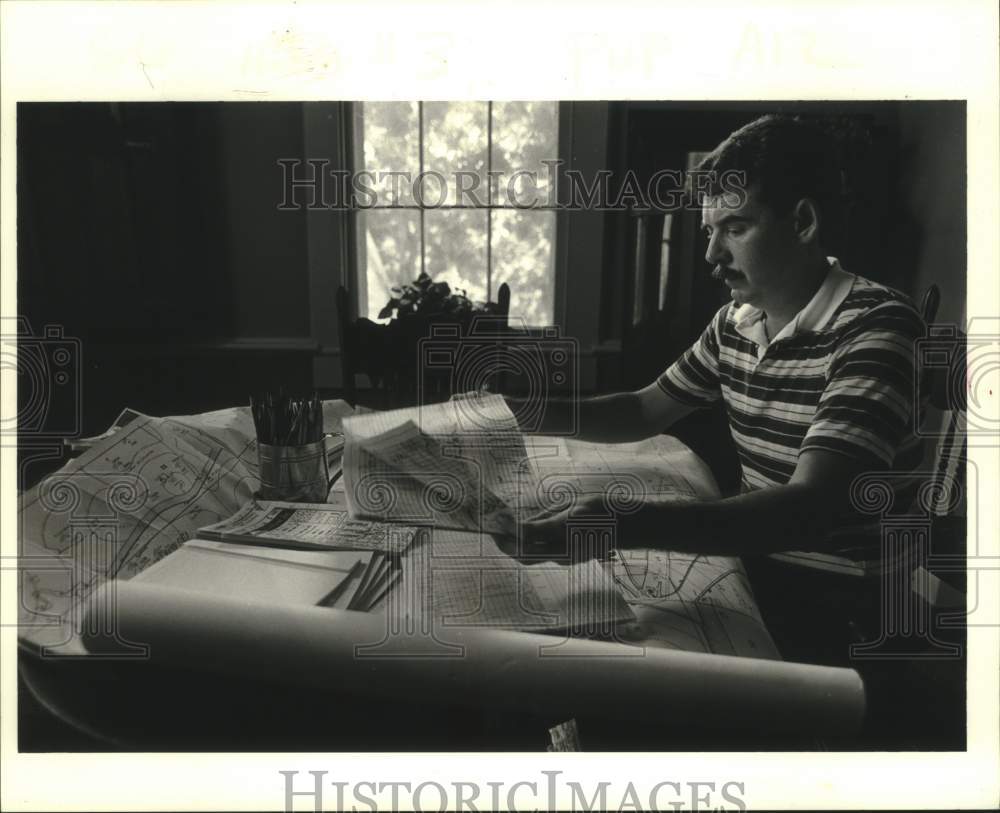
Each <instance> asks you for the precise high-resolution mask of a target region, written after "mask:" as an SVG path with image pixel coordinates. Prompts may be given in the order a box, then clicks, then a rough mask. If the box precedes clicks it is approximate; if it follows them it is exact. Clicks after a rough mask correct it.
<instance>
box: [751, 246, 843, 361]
mask: <svg viewBox="0 0 1000 813" xmlns="http://www.w3.org/2000/svg"><path fill="white" fill-rule="evenodd" d="M826 261H827V263H828V264H829V266H830V270H829V271H827V274H826V278H825V279H824V280H823V284H822V285H820V286H819V290H818V291H816V293H815V294H813V298H812V299H810V300H809V302H808V303H807V304H806V306H805V307H804V308H803V309H802V310H800V311H799V312H798V313H797V314H795V318H794V319H792V321H791V322H789V323H788V324H787V325H785V326H784V327H783V328H782V329H781V331H780V332H779V333H778V335H777V336H775V337H774V338H773V339H771V340H770V341H768V338H767V335H766V333H765V331H764V322H763V319H764V311H762V310H761V309H760V308H755V307H754V306H753V305H741V306H740V307H739V308H737V309H736V312H735V313H734V314H733V318H734V319H735V321H736V325H735V327H736V332H737V333H739V334H740V335H741V336H743V338H745V339H749V340H750V341H752V342H753V343H754V344H757V345H759V346H760V347H767V346H768V345H769V344H772V343H773V342H775V341H777V340H778V339H787V338H790V337H791V336H794V335H795V334H796V333H801V332H803V331H815V330H819V329H820V328H822V327H824V326H825V325H826V324H827V323H828V322H829V321H830V319H831V318H832V317H833V315H834V313H836V311H837V308H839V307H840V305H841V303H842V302H843V301H844V300H845V299H846V298H847V295H848V294H849V293H850V291H851V286H852V285H854V280H855V275H854V274H850V273H848V272H847V271H845V270H844V269H843V268H841V267H840V262H839V261H838V260H837V258H836V257H827V258H826Z"/></svg>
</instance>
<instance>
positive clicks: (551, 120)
mask: <svg viewBox="0 0 1000 813" xmlns="http://www.w3.org/2000/svg"><path fill="white" fill-rule="evenodd" d="M558 120H559V116H558V103H557V102H364V103H358V104H357V105H355V123H354V141H355V162H356V165H357V169H358V170H363V171H365V173H366V174H365V176H364V180H365V186H366V187H368V188H370V189H372V190H373V192H374V194H370V195H367V197H366V198H365V199H364V201H363V205H364V206H365V207H370V208H361V209H358V210H357V220H356V228H357V243H356V246H357V252H356V253H357V261H358V268H357V272H358V273H357V282H358V285H357V289H358V313H359V314H360V315H363V316H365V315H366V316H368V317H369V318H370V319H375V318H377V316H378V312H379V311H380V310H381V308H382V307H383V306H384V305H385V304H386V302H387V301H388V300H389V298H390V296H391V292H390V289H391V288H392V287H393V286H399V285H402V284H403V283H406V282H410V281H412V280H414V279H415V278H416V277H417V276H418V275H419V274H420V273H421V272H426V273H427V274H428V275H430V276H431V277H432V278H433V279H434V281H435V282H447V283H448V284H449V286H450V287H451V288H452V290H455V289H461V290H464V291H465V292H466V294H467V296H468V297H469V298H470V299H472V300H475V301H485V300H486V299H491V300H493V301H495V300H496V296H497V289H498V288H499V287H500V285H501V284H503V283H504V282H506V283H508V285H509V286H510V289H511V308H510V313H511V317H512V322H513V323H514V324H518V320H519V319H523V320H524V323H525V324H527V325H529V326H533V327H534V326H542V325H549V324H552V323H553V321H554V316H555V314H554V276H555V257H554V254H555V228H556V213H555V206H554V205H552V204H554V203H555V200H554V189H553V188H552V184H551V183H550V176H553V175H554V173H555V163H554V162H555V160H556V158H557V153H558ZM550 195H551V196H552V199H550ZM528 207H530V208H528Z"/></svg>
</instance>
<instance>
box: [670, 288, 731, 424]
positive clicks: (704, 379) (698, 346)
mask: <svg viewBox="0 0 1000 813" xmlns="http://www.w3.org/2000/svg"><path fill="white" fill-rule="evenodd" d="M730 307H731V305H730V304H727V305H724V306H723V307H722V308H720V309H719V311H718V312H717V313H716V314H715V316H714V317H713V318H712V321H711V322H709V324H708V327H706V328H705V330H704V331H703V332H702V334H701V336H700V337H699V338H698V341H696V342H695V343H694V344H693V345H691V346H690V347H689V348H688V349H687V350H685V351H684V353H683V354H682V355H681V357H680V358H679V359H677V361H675V362H674V363H673V364H671V365H670V367H668V368H667V370H666V371H665V372H664V373H663V374H662V375H661V376H660V377H659V378H658V379H657V380H656V383H657V384H658V385H659V387H660V389H661V390H663V391H664V392H665V393H666V394H667V395H669V396H670V397H671V398H674V399H675V400H677V401H680V402H681V403H682V404H688V405H689V406H694V407H707V406H711V405H712V404H713V403H714V402H715V401H718V400H719V398H720V397H721V396H722V390H721V389H720V387H719V339H720V336H721V335H722V328H723V326H724V325H725V320H726V314H727V313H728V312H729V309H730Z"/></svg>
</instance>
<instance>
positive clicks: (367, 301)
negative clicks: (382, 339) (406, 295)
mask: <svg viewBox="0 0 1000 813" xmlns="http://www.w3.org/2000/svg"><path fill="white" fill-rule="evenodd" d="M357 222H358V256H359V260H360V268H359V271H360V274H359V275H358V276H359V278H358V283H359V284H358V314H359V315H360V316H367V317H368V318H369V319H376V318H377V317H378V312H379V311H380V310H382V308H383V307H384V306H385V304H386V303H387V302H388V301H389V299H390V297H391V296H392V294H391V293H390V290H389V289H390V288H392V287H393V286H397V287H398V286H401V285H403V284H404V283H407V282H412V281H413V280H415V279H416V278H417V277H418V276H419V275H420V213H419V212H415V211H412V210H406V209H369V210H367V211H360V212H358V221H357Z"/></svg>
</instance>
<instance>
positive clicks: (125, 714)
mask: <svg viewBox="0 0 1000 813" xmlns="http://www.w3.org/2000/svg"><path fill="white" fill-rule="evenodd" d="M222 412H228V413H232V411H222ZM121 431H122V437H121V444H122V446H121V447H120V448H118V449H117V451H114V452H110V453H106V454H104V457H103V458H100V460H101V461H103V464H109V465H110V464H114V465H116V466H118V467H119V469H120V470H121V471H126V472H127V473H129V474H135V473H136V472H139V474H143V473H144V470H143V469H141V467H140V463H138V462H137V463H136V464H135V466H133V465H132V464H133V458H123V457H122V454H121V451H122V449H125V448H130V447H128V444H127V441H129V440H132V441H134V443H133V446H134V447H135V448H136V449H140V448H141V449H142V454H137V456H136V457H135V458H134V461H141V465H146V464H147V463H148V462H149V461H150V460H158V458H157V457H156V454H154V453H153V452H151V451H150V450H153V451H156V450H158V449H159V446H157V444H164V443H166V444H167V445H168V446H169V445H170V443H172V444H174V446H173V447H171V448H173V449H174V458H173V461H174V468H172V469H170V470H169V471H168V472H167V474H166V475H163V474H157V477H156V482H157V483H160V485H161V486H163V488H164V489H166V488H174V489H176V490H177V492H178V495H177V496H178V499H180V497H183V496H184V494H185V493H186V492H184V491H183V489H184V487H185V486H187V485H190V484H189V483H187V481H186V480H185V477H184V473H185V472H186V471H188V470H194V469H197V465H196V461H200V460H201V457H204V459H206V460H210V461H212V465H213V467H214V468H213V469H212V471H213V472H219V474H218V476H217V479H216V481H213V482H216V485H217V490H218V491H219V492H220V493H222V492H223V491H225V493H226V495H227V496H228V497H229V498H231V499H230V502H231V503H232V504H230V505H219V506H215V508H214V509H213V510H215V511H216V512H220V511H226V512H232V511H233V510H235V508H236V506H237V505H238V504H239V500H241V499H245V498H246V496H247V494H248V493H249V491H250V490H252V489H251V488H250V486H249V485H248V484H247V483H246V476H245V475H243V474H240V472H241V471H242V469H241V468H240V466H244V467H245V465H246V464H248V462H249V461H251V460H252V455H250V456H248V455H247V448H248V447H247V446H246V443H245V442H246V440H247V438H248V429H247V427H246V426H245V424H244V423H243V422H242V418H241V417H240V416H239V415H238V414H235V415H234V414H220V413H210V414H209V415H205V416H198V418H197V419H195V418H191V417H189V418H186V419H160V422H157V421H156V420H154V419H151V420H150V421H149V422H147V421H142V422H139V423H137V424H134V425H131V424H130V425H129V426H128V427H126V428H125V429H123V430H121ZM153 436H155V442H154V441H150V440H149V438H150V437H153ZM662 442H663V443H665V444H667V446H668V447H670V448H671V451H672V453H673V454H675V455H676V459H677V461H678V465H680V464H681V462H682V459H685V460H686V464H687V465H691V466H694V467H698V466H699V465H700V463H699V461H697V459H696V458H694V456H693V454H692V453H691V452H690V451H689V450H686V448H685V447H683V445H682V444H679V442H675V441H671V440H669V439H668V440H664V441H662ZM143 443H145V444H146V445H145V446H143V445H142V444H143ZM184 444H187V445H184ZM181 448H183V449H185V450H189V449H190V450H195V451H189V452H188V454H189V455H190V457H188V458H185V457H184V456H183V455H182V456H180V457H178V456H177V449H181ZM198 455H201V457H198ZM95 460H97V458H94V457H93V456H92V459H88V460H84V461H83V462H82V463H77V464H76V465H75V467H74V471H73V473H74V474H76V475H80V474H81V473H83V474H85V475H86V476H88V477H90V476H94V477H96V476H97V475H96V474H94V473H93V472H92V471H88V470H87V466H93V465H96V464H95ZM160 465H161V466H162V465H164V464H160ZM130 466H132V467H131V468H130ZM234 472H235V473H236V474H235V475H234ZM230 475H232V476H230ZM236 475H239V476H236ZM227 477H228V478H229V479H226V478H227ZM209 480H211V478H209ZM230 481H232V482H230ZM149 482H152V481H151V480H150V481H149ZM206 482H207V481H206ZM223 486H225V488H223ZM226 489H228V490H226ZM161 496H162V495H161ZM216 497H217V498H218V495H216ZM217 501H219V502H225V501H224V500H221V499H217ZM178 504H179V505H180V507H181V508H182V509H184V510H179V511H178V512H177V513H176V514H175V515H174V516H173V517H172V519H171V522H173V524H171V525H169V526H168V527H169V529H170V530H171V531H176V530H177V528H179V527H181V524H182V523H183V522H184V521H186V518H187V517H188V516H189V513H190V511H191V510H192V508H191V506H192V505H193V504H192V503H184V502H183V500H181V501H180V502H179V503H178ZM197 507H198V510H200V511H203V510H204V509H205V505H204V500H202V501H201V502H199V503H198V504H197ZM185 511H186V512H187V513H185ZM198 522H199V523H200V524H201V525H204V524H207V522H206V521H205V519H204V518H201V519H199V520H198ZM138 550H145V548H138ZM286 621H287V623H288V624H289V627H288V628H289V629H290V628H292V627H294V625H295V623H297V619H296V618H292V617H289V618H288V619H286ZM264 629H265V628H264V627H261V628H260V630H262V631H263V630H264ZM511 635H516V634H514V633H511ZM487 637H488V635H487ZM471 640H472V639H470V641H471ZM519 640H520V639H519ZM217 643H220V644H224V643H225V641H224V640H223V639H221V638H220V639H218V641H217ZM494 643H496V645H497V646H501V645H506V644H507V643H509V641H508V640H507V639H502V638H497V639H495V640H494ZM291 655H292V656H293V658H292V659H293V660H294V656H295V655H296V653H295V652H294V651H293V652H292V653H291ZM649 657H650V658H653V657H659V656H656V655H655V652H654V653H653V654H652V655H650V656H649ZM681 660H683V658H682V659H681ZM21 661H22V662H21V675H22V679H23V681H24V686H25V690H26V694H25V697H28V696H29V695H30V696H31V697H33V698H36V699H37V700H38V701H39V703H40V704H41V705H43V706H44V707H46V708H48V709H50V710H51V711H52V712H54V713H55V714H56V715H57V716H58V717H59V718H60V719H62V720H63V721H64V722H66V723H67V724H69V725H70V726H72V727H73V728H74V729H75V730H77V731H82V732H85V733H86V734H87V735H88V736H90V737H92V738H93V739H94V740H96V741H98V742H100V743H101V745H98V746H95V747H103V748H113V749H120V748H126V749H127V748H142V749H147V750H149V749H152V750H164V749H166V750H170V749H176V748H197V749H207V750H211V749H213V748H215V747H218V748H220V749H226V750H228V749H232V748H233V747H239V748H241V749H242V750H253V749H254V748H260V749H263V750H274V749H275V748H281V747H285V746H286V745H287V747H289V748H294V749H296V750H301V749H302V748H304V747H307V746H308V747H312V746H314V745H315V746H317V747H322V748H324V749H331V748H333V749H336V748H337V747H339V748H341V749H343V748H348V750H365V749H366V748H371V749H374V750H386V749H387V747H391V748H393V749H396V748H398V749H404V750H405V749H406V748H408V747H410V746H411V744H412V747H414V748H421V749H430V748H440V747H441V745H442V743H443V742H445V743H446V744H447V749H446V750H458V749H463V748H469V749H473V750H481V749H486V750H503V749H504V748H506V747H511V748H515V749H525V748H529V749H531V748H534V747H536V746H539V747H540V746H543V745H544V744H545V732H546V729H547V727H548V726H549V725H551V724H553V723H555V722H560V720H559V719H553V716H552V714H549V713H547V712H546V710H545V707H544V704H543V706H542V707H541V708H539V707H538V704H535V705H534V706H533V707H531V708H528V705H530V704H524V706H525V707H524V708H518V705H519V701H518V703H514V712H513V713H512V712H511V711H510V709H509V708H508V709H505V710H503V711H500V710H499V709H498V708H497V706H496V703H495V700H496V698H495V697H494V698H483V699H482V701H481V702H480V703H479V704H478V706H477V705H476V704H475V702H473V703H472V705H471V708H472V711H471V713H470V710H469V709H470V702H469V701H470V698H469V697H465V698H463V699H464V701H465V706H464V707H463V708H462V709H458V708H455V707H454V706H453V705H452V704H451V703H449V702H448V698H440V697H439V698H437V699H436V700H435V701H434V702H433V703H424V702H423V699H421V702H420V703H419V704H417V705H416V706H415V705H414V703H413V701H412V699H410V698H398V699H397V698H394V697H391V696H390V697H389V699H388V700H386V699H385V694H383V699H381V700H379V701H377V702H374V703H373V702H370V701H369V702H360V701H359V700H358V697H359V696H360V695H359V694H358V693H357V692H358V691H359V690H360V689H362V688H365V687H359V686H358V685H352V686H351V691H350V692H348V693H346V694H344V693H339V694H338V693H337V692H335V691H334V692H331V691H330V690H329V689H327V688H325V687H324V686H320V687H316V686H313V687H311V688H310V689H308V690H303V688H302V687H301V685H298V684H299V683H300V682H299V681H297V680H294V679H293V680H284V679H282V678H283V677H284V676H283V675H281V674H280V670H278V672H277V673H276V672H274V671H273V670H272V671H270V672H269V673H268V674H267V676H266V677H264V672H265V671H266V670H264V668H263V667H264V666H266V665H267V662H266V659H264V660H260V661H256V662H255V661H253V659H251V660H250V661H249V663H252V664H254V665H255V666H256V667H258V668H259V671H258V670H255V671H254V672H253V675H252V677H247V676H246V675H243V676H241V677H239V678H236V677H234V676H233V675H228V676H223V677H218V676H216V675H214V674H208V673H204V672H203V671H201V670H197V669H189V668H184V666H183V665H179V664H178V662H177V661H174V662H160V661H155V662H152V661H142V660H138V661H137V660H131V661H99V660H94V659H92V658H90V659H84V660H72V661H58V662H53V661H50V660H46V659H41V658H37V657H35V656H33V655H31V654H30V653H29V652H28V651H27V650H24V651H23V652H22V656H21ZM737 661H738V662H739V664H738V668H740V669H742V668H744V667H746V666H747V663H748V662H746V661H744V659H737ZM590 663H591V664H599V663H600V661H591V662H590ZM641 663H644V662H641ZM687 663H691V661H690V660H688V661H687ZM733 663H736V661H733ZM752 665H753V666H754V667H755V668H756V667H759V668H765V666H766V662H756V663H754V664H752ZM298 668H299V669H308V668H309V664H308V662H305V663H300V664H298ZM376 671H377V670H376ZM595 671H600V670H599V669H597V670H595V669H593V668H591V669H588V670H585V671H583V672H581V671H579V670H577V671H576V672H575V673H574V672H573V671H572V670H568V671H567V670H563V672H561V673H559V675H558V676H557V678H556V679H558V680H563V679H565V680H574V681H579V680H581V679H587V677H588V676H590V673H591V672H595ZM635 671H636V668H631V669H625V671H623V672H621V675H628V674H631V673H633V672H635ZM752 671H753V670H748V671H746V673H745V674H746V679H747V680H753V679H755V678H754V677H753V674H752ZM792 671H794V670H792ZM563 673H565V676H563ZM330 674H331V675H332V674H335V671H334V670H331V672H330ZM379 674H380V675H382V676H385V675H390V676H391V670H389V671H386V670H383V671H382V672H381V673H379ZM607 674H608V678H607V683H608V684H609V685H610V684H615V683H619V682H621V680H620V679H618V673H615V672H608V673H607ZM788 674H791V672H789V673H788ZM581 676H583V677H581ZM290 677H293V678H294V677H296V676H295V675H292V676H290ZM481 677H482V676H481V675H480V678H481ZM540 680H543V682H544V680H548V678H544V679H543V678H540ZM626 683H627V681H626ZM538 685H542V684H538ZM546 685H547V686H548V688H547V689H546V691H547V692H548V693H549V694H548V695H547V696H548V697H550V698H552V697H556V696H557V693H554V692H553V688H556V689H558V686H555V687H553V685H552V684H551V683H549V684H546ZM566 685H567V686H570V687H572V685H573V684H571V683H570V684H566ZM644 685H646V686H647V688H648V682H647V684H644ZM524 688H525V689H526V690H527V691H528V693H531V686H530V684H527V685H526V686H525V687H524ZM806 688H808V687H806ZM602 691H603V687H602ZM585 695H586V692H583V693H582V695H581V696H585ZM596 696H597V695H596V693H593V692H592V693H591V695H590V697H591V699H593V698H595V697H596ZM265 698H266V699H265ZM578 708H579V713H578V714H576V716H586V715H587V714H589V713H590V712H591V711H593V712H594V713H595V716H598V717H602V718H610V722H608V719H605V720H604V725H603V726H601V725H599V724H595V725H594V726H593V728H591V729H590V730H591V731H593V732H595V737H596V741H597V742H599V743H600V744H601V745H602V746H603V747H608V748H614V747H622V748H635V747H638V745H639V744H640V743H643V742H646V743H647V744H649V743H652V742H655V743H657V747H661V748H667V747H670V746H671V744H673V746H674V747H676V748H678V749H682V750H683V749H690V748H691V747H692V743H694V742H698V741H699V737H698V733H697V732H692V731H691V729H690V726H687V727H685V730H684V731H683V736H679V735H678V732H671V734H672V736H667V737H665V736H664V731H663V729H662V728H657V727H656V726H651V727H647V728H646V729H644V728H643V726H642V725H641V722H639V718H641V717H642V716H643V710H642V709H639V710H638V711H637V712H636V711H631V712H628V710H626V711H625V712H622V714H623V715H624V716H627V717H630V718H632V719H633V721H632V722H630V723H629V725H628V726H622V725H620V724H618V723H616V721H615V720H614V718H615V717H616V716H619V715H617V714H616V713H610V714H609V707H608V706H607V705H606V704H601V707H596V708H591V707H589V706H581V707H578ZM289 709H292V710H293V712H292V713H289V711H288V710H289ZM316 709H322V710H323V712H324V713H317V712H316V711H315V710H316ZM652 716H655V715H652ZM792 717H794V716H792ZM306 723H308V725H306ZM387 729H390V730H391V732H392V734H391V738H390V741H389V742H387V739H386V736H387V735H386V733H385V732H386V731H387ZM596 732H601V733H600V734H597V733H596ZM740 736H743V737H746V736H747V735H746V734H743V735H740ZM740 736H730V737H727V738H725V739H724V740H720V739H719V738H718V737H717V736H716V735H714V734H704V735H703V736H702V738H701V739H702V740H703V742H702V745H701V747H709V746H711V745H712V744H713V743H714V744H715V747H717V748H731V747H735V745H736V744H737V743H738V742H740V741H741V740H740ZM647 737H648V738H649V739H648V740H647V739H644V738H647ZM793 739H795V740H796V741H797V742H801V737H795V738H793ZM745 741H747V742H752V743H753V747H755V748H757V749H759V748H762V747H768V743H766V742H762V740H761V737H760V735H759V734H757V735H756V736H749V739H748V740H745ZM594 742H595V741H594V740H592V741H591V743H589V744H587V747H590V748H593V747H595V746H594ZM770 742H773V743H774V747H776V748H777V747H788V745H789V738H788V736H785V737H784V738H774V739H773V740H771V741H770ZM616 743H617V745H616Z"/></svg>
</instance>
